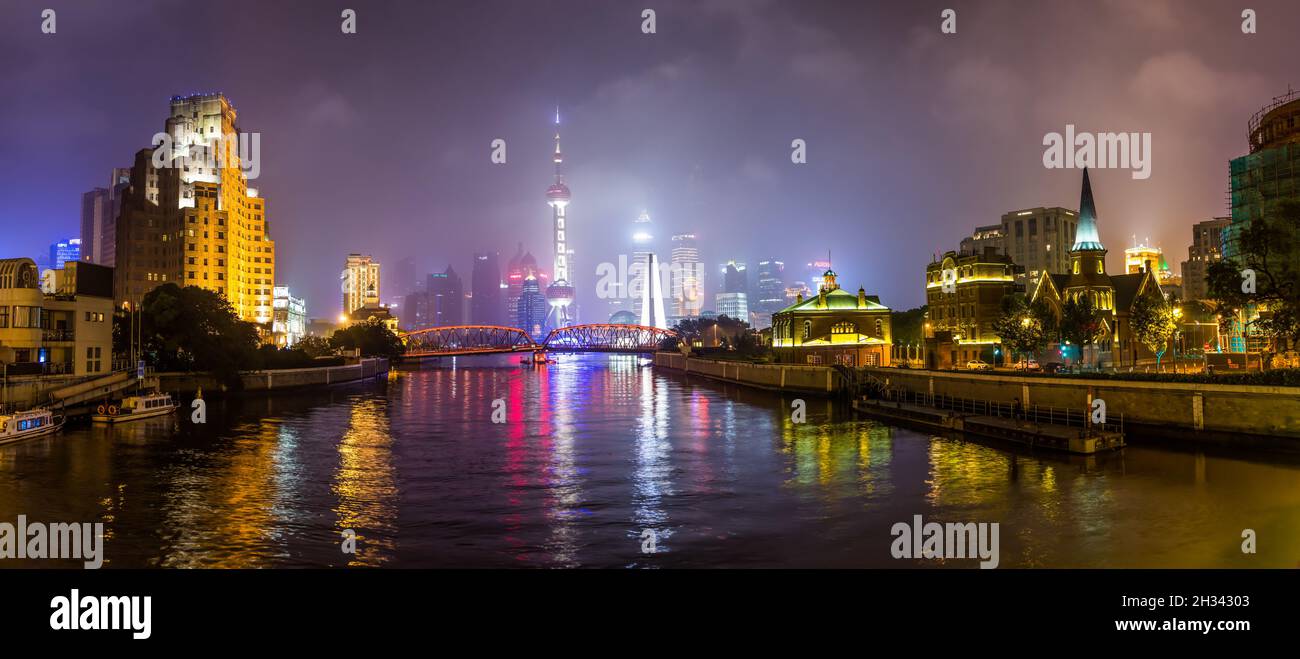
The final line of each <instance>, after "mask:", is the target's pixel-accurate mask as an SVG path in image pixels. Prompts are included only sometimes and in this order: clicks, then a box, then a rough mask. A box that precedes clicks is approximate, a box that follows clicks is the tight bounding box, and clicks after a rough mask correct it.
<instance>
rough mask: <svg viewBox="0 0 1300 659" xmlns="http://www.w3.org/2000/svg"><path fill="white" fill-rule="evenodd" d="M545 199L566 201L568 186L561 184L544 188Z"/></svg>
mask: <svg viewBox="0 0 1300 659" xmlns="http://www.w3.org/2000/svg"><path fill="white" fill-rule="evenodd" d="M546 198H547V199H568V198H569V186H567V185H565V184H563V183H556V184H555V185H552V186H551V187H549V188H546Z"/></svg>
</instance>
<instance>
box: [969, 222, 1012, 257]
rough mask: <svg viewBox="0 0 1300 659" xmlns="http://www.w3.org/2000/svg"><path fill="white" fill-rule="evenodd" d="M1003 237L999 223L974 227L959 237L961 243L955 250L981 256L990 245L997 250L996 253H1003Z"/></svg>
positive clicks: (1004, 246)
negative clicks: (967, 234)
mask: <svg viewBox="0 0 1300 659" xmlns="http://www.w3.org/2000/svg"><path fill="white" fill-rule="evenodd" d="M1003 238H1004V236H1003V235H1002V225H1001V224H990V225H988V226H982V227H975V232H974V233H972V234H971V235H969V236H967V237H965V238H962V239H961V245H960V246H959V247H958V250H957V252H958V253H959V254H964V255H979V256H983V255H984V254H985V250H986V249H988V248H989V247H992V248H994V249H995V250H997V253H999V254H1005V253H1006V251H1005V250H1006V244H1005V241H1004V240H1003Z"/></svg>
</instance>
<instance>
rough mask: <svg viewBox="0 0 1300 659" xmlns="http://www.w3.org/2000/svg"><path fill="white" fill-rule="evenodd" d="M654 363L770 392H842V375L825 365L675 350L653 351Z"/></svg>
mask: <svg viewBox="0 0 1300 659" xmlns="http://www.w3.org/2000/svg"><path fill="white" fill-rule="evenodd" d="M654 364H655V367H656V368H665V369H669V370H673V371H681V372H683V373H689V374H691V375H699V376H702V377H706V378H711V379H714V380H722V381H724V382H736V383H739V384H743V385H747V386H750V387H758V388H760V389H769V390H772V391H789V392H795V393H806V394H817V395H823V396H831V395H834V394H836V393H839V392H840V391H843V390H844V388H845V385H846V382H845V380H844V377H843V376H842V375H840V373H839V372H837V371H836V370H835V369H833V368H830V367H828V366H802V365H798V364H749V363H745V362H734V361H715V360H711V359H697V358H695V357H684V356H682V355H681V354H680V353H676V352H657V353H655V362H654Z"/></svg>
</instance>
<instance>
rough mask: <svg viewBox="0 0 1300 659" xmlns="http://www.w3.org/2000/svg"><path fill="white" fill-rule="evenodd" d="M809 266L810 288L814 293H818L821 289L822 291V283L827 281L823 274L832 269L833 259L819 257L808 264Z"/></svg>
mask: <svg viewBox="0 0 1300 659" xmlns="http://www.w3.org/2000/svg"><path fill="white" fill-rule="evenodd" d="M807 268H808V288H809V289H811V290H812V294H813V295H816V294H817V293H818V292H819V291H821V289H822V285H823V284H825V283H826V282H825V281H824V279H823V276H824V275H825V274H826V271H827V270H830V269H831V260H830V258H829V257H828V258H824V259H817V260H815V261H812V262H811V263H809V264H808V265H807Z"/></svg>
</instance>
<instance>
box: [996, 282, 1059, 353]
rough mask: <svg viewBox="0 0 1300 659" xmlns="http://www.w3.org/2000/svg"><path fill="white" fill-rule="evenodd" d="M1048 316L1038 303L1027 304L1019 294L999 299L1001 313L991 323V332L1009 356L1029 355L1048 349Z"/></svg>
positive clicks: (1049, 324) (1050, 318)
mask: <svg viewBox="0 0 1300 659" xmlns="http://www.w3.org/2000/svg"><path fill="white" fill-rule="evenodd" d="M1052 320H1053V318H1052V316H1051V314H1049V313H1047V312H1046V308H1045V305H1043V304H1042V303H1041V301H1038V302H1035V303H1034V304H1032V305H1031V304H1030V303H1029V302H1028V301H1027V300H1026V299H1025V296H1024V294H1022V293H1012V294H1010V295H1006V296H1004V297H1003V298H1002V313H1001V314H1000V315H999V316H998V318H997V320H995V321H993V331H994V332H997V335H998V336H999V337H1000V338H1001V339H1002V345H1003V346H1005V347H1006V349H1007V350H1008V351H1009V352H1011V354H1012V355H1016V354H1020V355H1024V356H1028V355H1032V354H1034V353H1037V352H1038V351H1040V350H1042V349H1043V348H1045V347H1046V346H1047V340H1048V328H1049V327H1050V326H1051V325H1053V323H1052V322H1051V321H1052Z"/></svg>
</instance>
